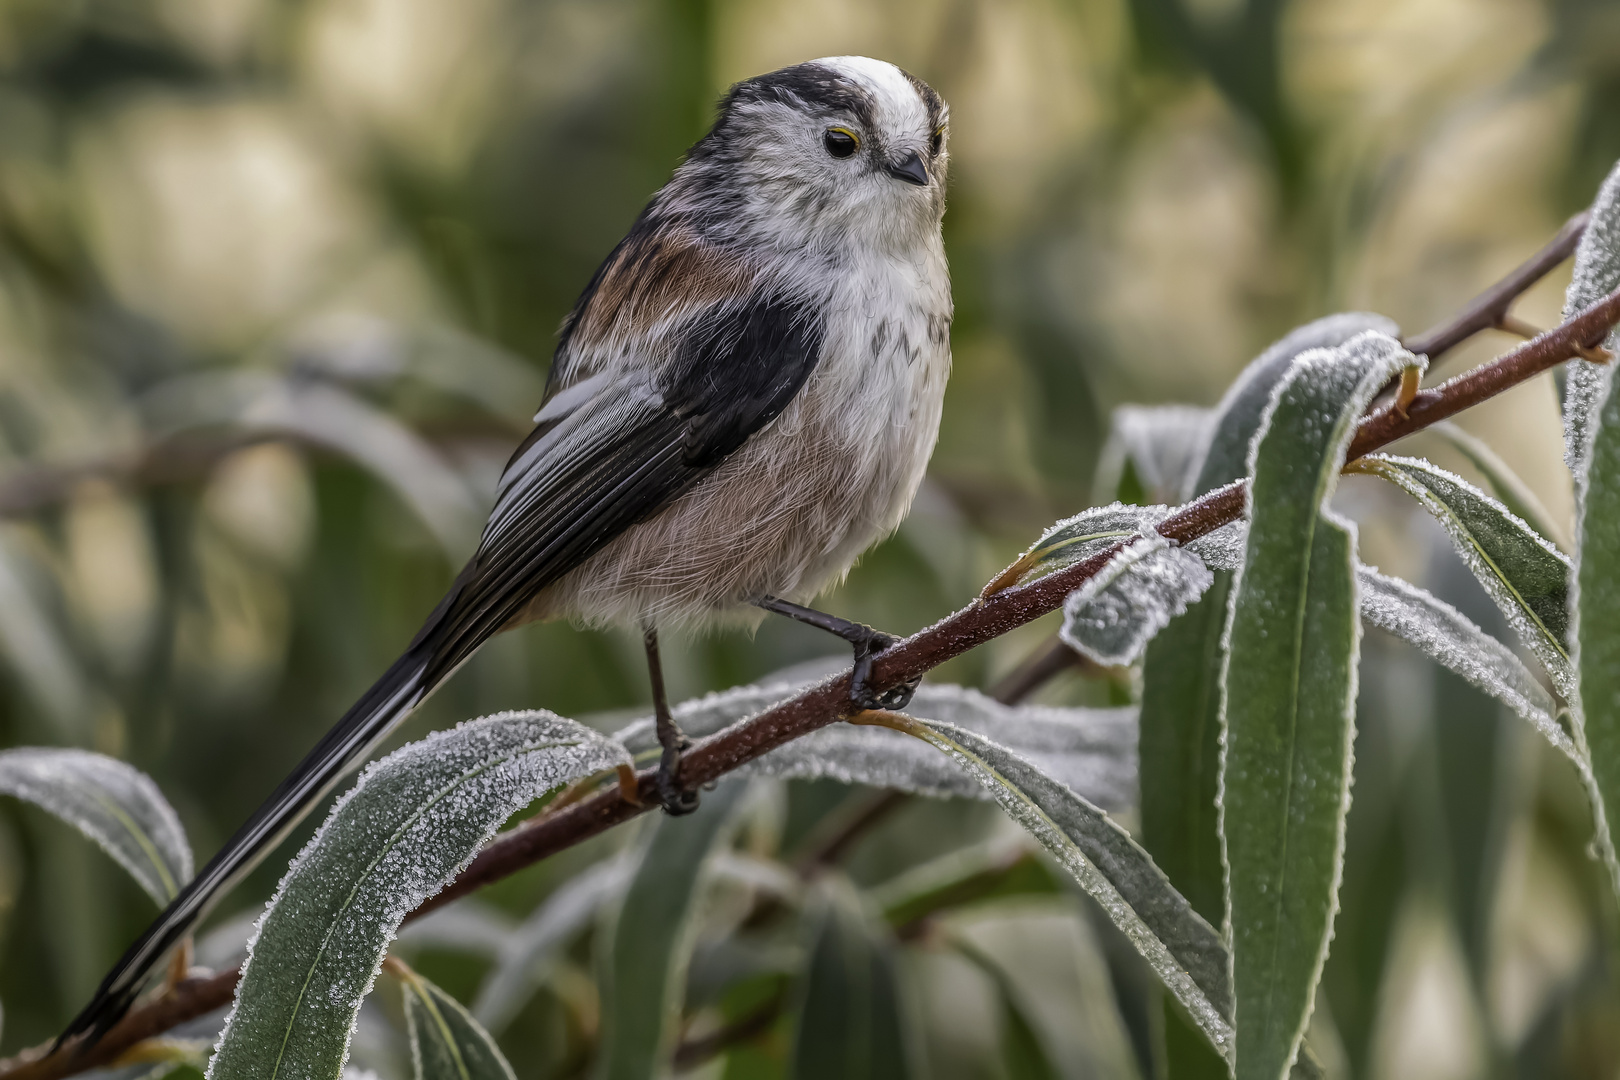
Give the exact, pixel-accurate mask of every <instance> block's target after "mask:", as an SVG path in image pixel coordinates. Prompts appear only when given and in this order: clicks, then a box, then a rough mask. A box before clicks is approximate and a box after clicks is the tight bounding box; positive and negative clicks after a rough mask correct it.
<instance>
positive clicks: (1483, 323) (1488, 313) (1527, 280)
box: [1404, 210, 1592, 360]
mask: <svg viewBox="0 0 1620 1080" xmlns="http://www.w3.org/2000/svg"><path fill="white" fill-rule="evenodd" d="M1591 217H1592V215H1591V212H1590V211H1587V210H1582V211H1581V212H1580V213H1578V214H1576V215H1575V216H1574V217H1572V218H1570V219H1569V220H1568V221H1566V222H1564V227H1563V228H1562V229H1559V230H1558V235H1557V236H1555V237H1553V238H1552V239H1551V240H1549V241H1548V242H1547V246H1546V247H1544V248H1542V249H1541V250H1540V251H1538V252H1536V253H1535V254H1534V255H1532V256H1530V258H1528V259H1526V260H1525V261H1524V262H1523V263H1521V264H1519V265H1518V266H1517V267H1515V268H1514V269H1513V272H1512V273H1510V274H1508V276H1507V277H1505V278H1503V279H1502V280H1501V281H1498V282H1497V283H1496V284H1495V285H1492V286H1491V287H1490V288H1489V289H1486V290H1485V291H1484V292H1482V293H1480V294H1479V295H1478V296H1476V297H1475V298H1474V299H1473V300H1472V301H1471V302H1470V303H1469V305H1468V306H1467V307H1465V308H1463V310H1462V311H1461V312H1459V313H1458V314H1457V315H1456V316H1455V317H1454V318H1451V319H1447V320H1446V321H1445V322H1443V323H1441V324H1440V325H1439V326H1436V327H1433V328H1432V329H1430V330H1427V331H1425V332H1423V333H1421V334H1419V335H1418V336H1417V337H1414V338H1409V339H1407V340H1406V341H1405V342H1404V344H1405V345H1406V347H1407V348H1408V349H1409V350H1411V351H1412V352H1414V353H1416V354H1418V355H1419V356H1427V357H1428V358H1429V359H1430V360H1435V359H1438V358H1439V357H1440V354H1442V353H1444V352H1446V351H1448V350H1449V349H1452V348H1454V347H1455V346H1457V345H1458V344H1460V343H1462V342H1463V341H1465V340H1467V339H1468V338H1471V337H1473V336H1474V335H1475V334H1477V333H1479V332H1480V331H1481V330H1492V329H1500V328H1501V326H1502V320H1503V319H1504V318H1506V316H1507V313H1508V309H1509V308H1511V307H1512V306H1513V302H1514V301H1515V300H1517V299H1518V298H1519V297H1521V296H1523V295H1524V293H1525V291H1526V290H1528V289H1529V288H1530V286H1532V285H1534V284H1535V283H1536V282H1538V281H1540V280H1541V279H1542V278H1544V277H1546V276H1547V272H1548V271H1550V270H1551V269H1552V268H1553V267H1555V266H1557V265H1558V264H1559V263H1561V262H1563V261H1564V260H1565V259H1567V258H1569V257H1570V255H1571V254H1573V253H1574V251H1575V245H1577V244H1579V243H1580V242H1581V236H1582V235H1583V234H1584V233H1585V232H1586V225H1587V222H1589V221H1590V220H1591Z"/></svg>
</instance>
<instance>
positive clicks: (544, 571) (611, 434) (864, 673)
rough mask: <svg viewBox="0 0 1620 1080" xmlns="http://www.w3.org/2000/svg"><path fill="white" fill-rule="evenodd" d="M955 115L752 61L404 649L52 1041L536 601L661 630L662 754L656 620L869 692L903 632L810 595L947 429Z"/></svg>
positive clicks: (875, 76)
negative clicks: (820, 645)
mask: <svg viewBox="0 0 1620 1080" xmlns="http://www.w3.org/2000/svg"><path fill="white" fill-rule="evenodd" d="M948 140H949V111H948V107H947V106H946V104H945V102H944V100H943V99H942V98H941V97H940V95H939V94H938V93H936V92H935V91H934V90H933V89H932V88H931V87H930V86H928V85H927V84H926V83H925V82H923V81H922V80H921V79H919V78H917V77H915V76H914V75H911V74H910V73H908V72H906V71H904V70H902V69H901V68H899V67H897V66H895V65H894V64H891V63H888V62H885V61H881V60H874V59H870V58H867V57H860V56H837V57H827V58H823V59H819V60H812V61H808V62H805V63H800V64H796V65H793V66H791V67H785V68H782V69H780V70H777V71H773V72H769V73H767V74H763V75H759V76H756V77H754V78H750V79H746V80H744V81H742V82H739V83H737V84H736V85H734V86H732V87H731V88H730V90H729V91H727V92H726V93H725V94H724V96H723V97H722V98H721V99H720V103H719V106H718V109H717V112H716V117H715V120H714V123H713V126H712V127H711V128H710V130H709V131H708V132H707V133H706V134H705V135H704V136H703V137H702V138H701V139H699V140H698V141H697V143H696V144H694V145H693V146H692V148H691V149H690V150H689V151H688V152H687V154H686V156H685V157H684V159H683V160H682V161H681V163H680V164H679V165H678V166H677V167H676V168H675V170H674V173H673V175H672V176H671V177H670V179H669V180H668V182H667V183H666V184H665V185H664V186H663V187H662V188H660V189H659V190H658V191H657V192H656V193H655V194H654V195H653V197H652V199H651V200H650V201H649V202H648V204H647V205H646V207H645V208H644V209H643V210H642V211H641V213H640V215H639V216H638V217H637V218H636V219H635V221H634V223H633V225H632V226H631V228H630V230H629V232H628V233H627V234H626V235H625V237H624V239H623V240H621V241H620V242H619V244H618V245H617V246H616V247H615V248H614V249H613V250H612V252H611V253H610V254H609V255H608V256H607V258H606V260H605V261H603V263H602V264H601V266H600V267H599V268H598V269H597V270H596V272H595V274H594V275H593V276H592V277H591V279H590V282H589V283H588V284H587V285H586V286H585V289H584V292H583V293H582V294H581V295H580V297H579V300H578V301H577V302H576V303H575V305H574V307H573V309H572V310H571V311H570V312H569V314H568V315H567V317H566V318H565V319H564V320H563V323H562V327H561V329H560V331H559V335H558V341H557V347H556V352H555V354H554V357H553V360H552V364H551V368H550V372H549V374H548V376H547V381H546V387H545V392H544V396H543V398H542V402H541V406H540V409H539V412H538V413H536V415H535V418H534V428H533V430H532V432H531V433H530V434H529V435H528V437H527V438H525V439H524V440H523V442H522V443H521V444H520V445H519V446H518V447H517V449H516V451H515V452H514V453H513V455H512V457H511V460H510V461H509V462H508V464H507V466H506V468H505V470H504V471H503V473H502V475H501V478H500V481H499V483H498V485H497V489H496V494H495V503H494V508H493V510H492V511H491V513H490V516H489V520H488V523H487V525H486V526H485V528H484V531H483V534H482V537H481V539H480V541H479V544H478V548H477V550H476V552H475V553H474V555H473V556H472V558H471V559H470V561H469V562H468V563H467V565H466V566H465V568H464V569H463V570H462V571H461V572H460V573H459V574H458V575H457V576H456V578H455V579H454V581H453V583H452V585H451V586H450V589H449V591H448V592H447V593H446V595H445V596H444V598H443V599H442V600H441V601H440V602H439V604H438V606H437V607H436V608H434V610H433V611H432V613H431V614H429V615H428V617H427V619H426V621H425V622H424V624H423V626H422V628H421V630H420V631H419V632H418V633H417V635H416V636H415V638H414V639H413V640H412V641H411V643H410V644H409V646H408V647H407V648H406V649H405V651H404V653H403V654H402V655H401V656H400V657H399V659H397V660H396V661H395V662H394V663H393V665H392V666H390V667H389V668H388V669H387V670H386V671H385V672H384V673H383V675H382V677H381V678H379V679H378V680H377V682H376V683H375V684H374V685H373V686H372V687H371V688H370V689H368V690H367V691H366V692H365V693H364V694H363V695H362V696H361V697H360V699H359V700H358V701H357V702H356V703H355V704H354V705H353V707H352V708H350V709H349V711H348V712H347V713H345V714H344V715H343V717H342V718H341V719H340V720H339V721H338V722H337V724H336V725H334V726H333V727H332V729H331V730H330V731H328V732H327V734H326V735H325V736H323V737H322V738H321V739H320V741H319V742H318V743H317V744H316V746H315V747H314V748H313V749H312V750H310V751H309V753H308V755H307V756H306V757H305V758H304V759H303V761H302V762H301V763H300V764H299V765H298V766H297V767H296V768H295V770H294V771H293V772H292V774H291V775H289V776H288V777H287V778H286V779H285V780H284V781H282V783H281V784H280V785H279V786H278V787H277V788H276V789H275V790H274V792H273V793H272V794H271V795H270V796H269V797H268V798H267V799H266V800H265V802H264V803H263V804H262V805H261V806H260V807H259V809H258V810H256V811H255V812H254V813H253V815H252V816H251V817H250V818H249V819H248V821H247V822H246V824H244V825H243V826H242V827H241V829H240V830H239V831H238V832H237V833H236V834H235V835H234V836H233V837H232V838H231V839H230V840H229V841H228V842H227V843H226V845H225V846H224V847H223V848H222V849H221V850H220V852H219V853H218V854H217V855H215V856H214V857H213V859H212V860H211V861H210V862H209V863H208V864H207V865H206V866H204V867H203V869H202V870H201V872H199V873H198V874H197V875H196V876H195V877H194V878H193V879H192V880H191V881H190V882H189V883H188V884H187V885H186V887H185V888H184V889H183V890H182V891H181V892H180V893H179V895H178V896H177V897H176V898H175V899H174V901H173V902H172V903H170V904H169V906H168V907H167V908H166V909H165V910H164V911H163V912H162V913H160V914H159V915H158V916H157V918H156V919H155V920H154V921H153V923H152V924H151V926H150V927H149V928H148V929H147V930H146V931H145V932H144V934H143V935H142V936H141V937H140V938H139V939H138V940H137V941H136V942H135V943H134V944H133V945H131V946H130V948H129V950H128V951H127V952H126V953H125V954H124V956H123V958H122V959H121V960H119V962H118V963H117V964H116V965H115V966H114V967H113V968H112V970H111V971H110V972H109V973H108V974H107V976H106V978H105V979H104V980H103V981H102V983H101V985H100V987H99V989H98V990H97V991H96V994H95V996H94V997H93V999H92V1000H91V1001H90V1002H89V1004H88V1005H86V1006H85V1008H84V1009H83V1010H82V1011H81V1012H80V1013H79V1015H78V1016H77V1017H76V1018H75V1019H74V1020H73V1021H72V1023H71V1024H70V1025H69V1026H68V1028H67V1029H66V1030H65V1031H64V1032H63V1034H62V1036H61V1037H60V1038H59V1039H58V1042H57V1045H58V1046H60V1045H62V1044H63V1043H64V1042H66V1041H68V1040H71V1039H75V1038H81V1037H82V1038H81V1042H80V1044H79V1045H80V1047H81V1048H87V1047H88V1046H89V1045H92V1044H93V1043H94V1042H95V1041H96V1040H97V1039H99V1038H100V1037H101V1035H103V1034H105V1032H106V1031H107V1030H108V1029H109V1028H110V1027H111V1026H112V1025H113V1024H114V1023H116V1022H117V1021H118V1019H119V1018H121V1017H122V1016H123V1015H124V1014H125V1013H126V1012H127V1011H128V1009H129V1008H130V1006H131V1005H132V1004H133V1002H134V1001H135V999H136V998H137V996H138V995H139V994H140V993H141V991H142V989H143V986H144V984H145V983H146V982H147V980H148V978H149V977H150V976H151V974H152V972H153V971H154V970H155V969H156V968H157V966H158V965H159V964H160V963H161V962H162V961H163V960H164V958H165V957H166V956H167V955H168V954H169V953H170V951H171V950H172V949H174V948H175V947H176V946H177V945H178V944H180V943H181V942H182V941H183V940H185V939H186V938H187V937H188V936H189V934H190V933H191V931H192V930H193V929H194V928H195V927H196V926H197V924H198V923H199V922H200V921H201V920H202V919H203V917H204V916H205V915H206V914H207V913H208V911H209V910H210V908H211V907H212V905H213V904H214V902H215V901H217V900H218V899H219V898H220V897H221V896H222V895H223V894H224V893H225V892H226V891H227V890H229V889H230V888H231V887H232V886H233V885H234V884H235V883H236V882H237V881H238V880H239V879H240V878H241V877H242V876H243V875H245V874H246V873H247V872H248V871H249V870H250V869H252V868H253V866H255V865H257V863H258V861H259V860H261V859H262V858H263V857H264V856H265V855H267V854H268V853H269V852H270V851H271V850H272V849H274V848H275V847H276V846H277V844H278V843H279V842H280V841H281V840H282V839H283V838H284V837H285V836H286V834H287V833H288V832H289V831H290V830H291V828H292V827H293V826H294V825H295V824H297V822H298V821H299V820H300V819H301V818H302V817H303V815H304V814H305V813H307V812H308V810H309V809H310V808H311V807H312V806H313V805H314V804H315V803H317V802H318V801H319V800H320V799H321V798H322V796H324V795H325V794H326V793H327V792H328V791H329V790H330V789H331V788H332V787H333V786H334V785H335V784H336V783H337V782H338V781H339V780H340V779H341V778H342V777H343V776H344V775H346V774H347V773H348V772H350V771H351V770H352V769H354V768H355V767H356V766H357V765H358V764H359V763H360V762H361V761H362V760H363V759H364V758H365V757H366V756H367V754H368V753H369V752H370V751H371V750H372V749H373V748H375V747H376V745H377V744H378V742H379V741H380V740H381V739H382V738H383V737H384V736H386V735H387V734H388V732H389V731H391V730H392V729H393V728H394V727H395V726H396V725H397V724H398V723H399V722H400V721H401V720H402V719H403V718H404V717H405V716H406V715H407V714H409V713H410V711H411V710H412V709H413V708H414V707H415V706H416V705H418V704H419V703H420V702H421V701H422V700H423V698H424V697H426V695H427V694H428V693H429V692H430V691H431V690H432V689H433V688H434V687H436V686H437V685H439V684H440V683H441V682H443V681H444V680H445V679H446V678H447V677H448V676H449V675H450V674H451V673H452V672H453V671H455V670H456V668H457V667H459V666H460V665H461V664H462V663H464V662H465V661H466V660H467V659H468V658H469V657H470V656H471V655H472V654H473V653H474V651H476V650H477V649H478V648H479V646H480V645H482V644H483V642H485V641H486V640H488V639H489V638H490V637H491V636H493V635H494V634H496V633H499V632H501V631H503V630H506V629H509V628H512V627H515V626H519V625H522V624H524V623H527V622H531V621H534V620H543V619H570V620H573V621H575V622H576V623H579V624H582V625H588V626H609V625H620V626H623V625H628V626H631V627H634V628H637V629H639V630H640V632H641V634H642V637H643V643H644V646H645V650H646V654H647V662H648V672H649V680H650V682H651V684H652V697H653V703H654V711H655V718H656V727H657V732H658V737H659V742H660V744H661V746H662V751H663V752H662V755H661V757H660V762H659V771H658V784H657V792H658V797H659V801H660V803H661V804H662V806H663V809H664V810H665V811H667V812H668V813H671V814H682V813H689V812H691V811H692V810H693V809H695V807H696V805H697V801H698V794H697V793H696V792H695V791H691V790H686V789H683V788H682V786H681V785H680V783H679V781H678V773H679V766H680V758H681V754H682V752H683V751H684V750H685V749H686V748H687V746H688V745H689V744H688V741H687V740H686V738H685V736H684V735H683V734H682V733H681V731H680V729H679V727H678V726H677V725H676V724H675V723H674V721H673V719H672V718H671V716H670V712H669V706H668V702H667V698H666V695H665V692H664V687H663V677H662V670H661V665H660V662H659V652H658V632H659V629H660V628H671V627H678V628H682V629H686V630H701V629H703V628H706V627H709V626H712V625H716V624H723V623H727V622H728V621H729V622H732V623H737V622H741V623H752V624H755V625H757V623H758V621H759V620H761V619H763V618H765V617H766V613H768V612H774V613H776V614H779V615H783V616H786V617H788V618H791V619H795V620H798V621H800V622H804V623H808V624H810V625H812V626H816V627H819V628H821V629H823V630H826V631H829V632H831V633H833V634H836V635H838V636H839V637H840V638H842V639H843V640H844V641H846V642H847V643H848V644H849V645H850V646H851V648H852V650H853V670H852V677H851V689H850V697H851V703H852V705H853V707H855V708H857V709H869V708H902V707H904V705H905V704H906V702H907V701H908V700H909V698H910V695H911V692H912V690H914V689H915V684H914V683H913V684H905V685H901V686H897V687H894V688H892V689H889V690H887V691H885V692H882V693H878V692H875V691H874V690H873V688H872V687H871V686H870V685H869V677H870V673H871V665H872V659H873V657H875V656H876V655H878V654H879V653H881V652H882V650H884V649H885V648H888V647H890V646H891V645H893V644H894V643H895V642H896V641H897V640H898V639H897V638H895V637H893V636H891V635H889V634H886V633H883V632H882V631H879V630H875V629H873V628H871V627H869V626H865V625H863V624H860V623H854V622H850V621H848V620H844V619H840V618H837V617H835V616H832V615H829V614H826V613H824V612H821V611H818V610H816V609H814V608H812V607H809V606H807V605H808V603H809V602H810V601H811V600H813V599H814V598H815V597H816V596H817V595H818V594H819V593H821V592H822V591H824V590H825V589H826V588H827V587H829V586H830V585H832V584H833V583H835V582H837V581H840V580H842V579H843V577H844V576H845V575H846V574H847V573H848V572H849V569H850V568H851V566H852V565H853V564H854V562H855V561H856V559H857V558H858V557H859V556H860V555H861V553H862V552H864V551H865V550H866V549H867V548H869V547H870V546H872V544H874V543H875V542H876V541H878V540H879V539H881V538H883V537H885V536H887V535H889V534H891V533H892V532H893V531H894V530H895V529H896V528H898V527H899V525H900V522H901V520H902V519H903V518H904V516H905V514H906V512H907V511H908V510H909V508H910V505H911V502H912V499H913V498H914V497H915V495H916V493H917V489H918V486H919V485H920V483H921V481H922V479H923V475H924V472H925V471H926V468H927V464H928V460H929V457H930V456H931V455H932V453H933V448H934V444H935V442H936V440H937V437H938V431H939V422H940V414H941V410H942V406H943V399H944V392H945V384H946V381H947V379H948V377H949V373H950V364H951V352H950V327H951V319H952V314H953V306H952V300H951V288H950V273H949V268H948V266H947V263H946V257H945V247H944V239H943V234H942V220H943V217H944V213H945V193H946V192H945V189H946V173H947V163H948V159H949V148H948V145H947V144H948Z"/></svg>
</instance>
